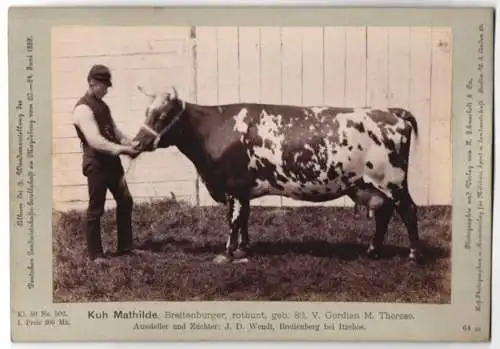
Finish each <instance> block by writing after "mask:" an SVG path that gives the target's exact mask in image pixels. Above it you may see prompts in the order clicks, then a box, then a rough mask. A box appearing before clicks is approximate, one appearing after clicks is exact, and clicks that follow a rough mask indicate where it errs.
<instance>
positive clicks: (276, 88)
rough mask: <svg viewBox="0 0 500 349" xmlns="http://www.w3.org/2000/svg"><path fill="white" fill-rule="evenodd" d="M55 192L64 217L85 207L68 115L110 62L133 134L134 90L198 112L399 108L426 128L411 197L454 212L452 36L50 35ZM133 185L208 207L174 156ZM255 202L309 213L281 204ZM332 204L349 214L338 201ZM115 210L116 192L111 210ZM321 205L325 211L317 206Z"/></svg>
mask: <svg viewBox="0 0 500 349" xmlns="http://www.w3.org/2000/svg"><path fill="white" fill-rule="evenodd" d="M52 44H53V45H52V62H53V66H52V71H53V74H52V76H53V84H52V92H53V125H54V126H53V173H54V175H53V193H54V200H53V201H54V207H55V208H56V209H61V210H65V209H69V208H84V207H85V206H86V202H87V187H86V183H85V177H84V176H83V175H82V173H81V150H80V146H79V141H78V139H77V138H76V133H75V131H74V129H73V127H72V125H71V109H72V108H73V106H74V104H75V102H76V100H77V99H78V98H79V97H80V96H81V95H82V94H83V93H84V91H85V89H86V74H87V72H88V69H89V68H90V66H91V65H92V64H95V63H102V64H106V65H108V66H109V67H110V68H111V69H112V73H113V84H114V86H113V88H112V89H110V90H109V94H108V96H107V97H106V101H107V102H108V104H109V105H110V107H111V109H112V112H113V116H114V118H115V120H116V121H117V123H118V125H119V127H120V128H122V129H123V130H124V131H125V132H126V133H128V134H130V135H133V134H134V133H135V132H136V130H137V128H138V127H139V125H140V124H141V123H142V122H143V118H144V111H145V107H146V105H147V102H148V101H147V99H146V98H145V96H143V95H142V94H141V93H140V92H139V91H138V90H137V88H136V86H137V85H138V84H141V85H143V86H145V87H146V88H149V89H157V90H158V89H162V88H165V87H167V86H168V85H170V84H174V85H175V86H176V88H177V89H178V91H179V95H180V97H181V98H183V99H185V100H187V101H189V102H197V103H200V104H219V103H232V102H238V101H247V102H269V103H284V104H298V105H321V104H327V105H335V106H380V107H384V106H400V107H404V108H408V109H410V110H411V111H412V113H413V114H414V115H415V116H416V118H417V120H418V123H419V139H418V140H417V141H415V140H413V141H412V150H411V151H412V152H411V155H410V174H409V176H410V178H409V182H410V190H411V193H412V195H413V197H414V199H415V201H416V202H417V204H419V205H443V204H445V205H448V204H450V203H451V183H452V180H451V73H452V66H451V50H452V36H451V31H450V30H449V29H448V28H418V27H412V28H410V27H388V28H384V27H368V28H366V27H338V28H337V27H196V28H191V27H140V28H138V27H64V28H56V29H54V31H53V41H52ZM123 163H124V167H125V168H126V169H128V170H129V171H128V173H127V180H128V182H129V186H130V189H131V192H132V195H133V196H134V200H135V201H136V202H141V201H144V200H154V199H158V198H164V197H169V196H170V195H171V193H174V194H175V196H176V197H177V198H179V199H183V200H187V201H190V202H192V203H194V204H196V203H199V204H201V205H212V204H214V202H213V201H212V199H211V198H210V197H209V195H208V193H207V191H206V189H205V187H204V186H203V184H202V183H197V181H198V179H197V176H196V171H195V169H194V167H193V165H192V164H191V163H190V162H189V161H188V160H187V159H185V158H184V157H183V155H182V154H180V153H179V152H178V151H177V150H176V149H168V150H160V151H157V152H155V153H151V154H145V155H143V156H141V157H139V158H138V159H137V160H136V162H135V163H134V164H133V165H132V166H131V167H130V168H129V162H128V160H127V159H126V158H124V159H123ZM253 204H254V205H255V204H257V205H304V204H306V205H311V204H310V203H305V202H300V201H294V200H289V199H285V198H280V197H266V198H262V199H258V200H255V201H254V202H253ZM327 204H328V205H351V204H352V203H351V202H350V200H349V199H344V198H342V199H339V200H335V201H332V202H329V203H327ZM113 205H114V201H113V199H112V197H111V195H110V194H109V195H108V200H107V207H111V206H113ZM316 205H317V204H316Z"/></svg>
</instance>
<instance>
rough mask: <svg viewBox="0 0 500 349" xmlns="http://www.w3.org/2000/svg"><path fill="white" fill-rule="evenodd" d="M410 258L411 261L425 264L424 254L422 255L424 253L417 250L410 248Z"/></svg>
mask: <svg viewBox="0 0 500 349" xmlns="http://www.w3.org/2000/svg"><path fill="white" fill-rule="evenodd" d="M408 259H409V261H410V262H411V263H414V264H417V265H423V264H425V260H424V256H423V255H422V253H421V252H418V251H415V250H410V254H409V255H408Z"/></svg>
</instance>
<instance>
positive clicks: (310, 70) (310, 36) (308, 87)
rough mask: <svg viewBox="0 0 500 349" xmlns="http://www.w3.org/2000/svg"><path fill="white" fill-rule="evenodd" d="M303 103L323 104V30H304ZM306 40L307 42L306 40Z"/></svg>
mask: <svg viewBox="0 0 500 349" xmlns="http://www.w3.org/2000/svg"><path fill="white" fill-rule="evenodd" d="M302 38H303V40H302V57H303V64H302V83H303V88H302V103H303V104H304V105H313V106H314V105H321V104H323V77H324V72H323V54H324V51H323V29H322V28H321V27H308V28H303V29H302ZM304 39H305V40H304Z"/></svg>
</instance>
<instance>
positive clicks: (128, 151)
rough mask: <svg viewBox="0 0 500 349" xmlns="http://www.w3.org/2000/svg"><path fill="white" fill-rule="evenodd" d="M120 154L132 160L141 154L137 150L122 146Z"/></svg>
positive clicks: (129, 146)
mask: <svg viewBox="0 0 500 349" xmlns="http://www.w3.org/2000/svg"><path fill="white" fill-rule="evenodd" d="M120 153H121V154H125V155H128V156H130V157H131V158H132V159H135V158H136V157H137V156H139V154H140V153H141V152H140V151H139V150H137V149H135V148H134V147H133V146H131V145H124V146H123V147H122V149H121V151H120Z"/></svg>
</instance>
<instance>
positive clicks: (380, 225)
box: [367, 199, 394, 259]
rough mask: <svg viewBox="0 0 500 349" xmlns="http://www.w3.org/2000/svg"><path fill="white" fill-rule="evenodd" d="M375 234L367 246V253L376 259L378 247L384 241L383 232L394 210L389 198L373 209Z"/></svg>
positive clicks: (385, 230)
mask: <svg viewBox="0 0 500 349" xmlns="http://www.w3.org/2000/svg"><path fill="white" fill-rule="evenodd" d="M370 211H371V210H369V212H370ZM374 211H375V236H374V237H373V240H372V243H371V244H370V246H369V247H368V250H367V254H368V256H369V257H370V258H374V259H378V258H379V257H380V248H381V247H382V244H383V243H384V238H385V234H386V232H387V227H388V225H389V221H390V220H391V217H392V213H393V212H394V205H393V203H392V201H391V200H389V199H385V200H384V201H383V203H382V205H380V206H379V207H377V208H376V209H375V210H374Z"/></svg>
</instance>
